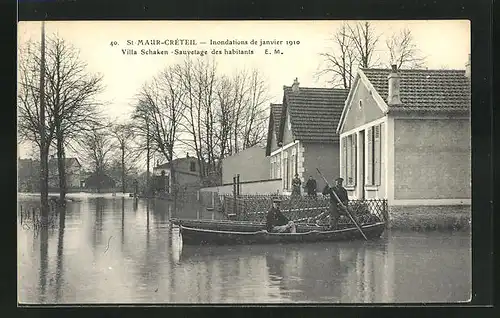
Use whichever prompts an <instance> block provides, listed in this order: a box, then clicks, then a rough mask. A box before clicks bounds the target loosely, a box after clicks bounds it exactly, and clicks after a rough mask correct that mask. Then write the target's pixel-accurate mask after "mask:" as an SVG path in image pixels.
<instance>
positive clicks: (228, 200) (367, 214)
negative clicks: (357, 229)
mask: <svg viewBox="0 0 500 318" xmlns="http://www.w3.org/2000/svg"><path fill="white" fill-rule="evenodd" d="M274 198H279V199H281V200H282V201H281V211H282V212H283V214H284V215H285V216H286V217H287V218H289V219H290V220H295V221H298V222H308V221H310V218H314V217H318V216H320V215H321V214H322V213H323V215H324V216H325V218H320V223H324V222H327V221H326V216H327V215H328V213H327V212H328V209H329V207H330V199H329V197H326V196H318V197H316V198H311V197H302V196H300V197H297V196H295V197H294V196H285V195H239V196H233V195H221V196H219V200H218V201H217V204H218V205H217V204H216V206H215V208H218V209H219V210H220V211H221V212H222V213H223V214H225V215H226V217H228V218H229V219H233V220H238V221H254V222H265V218H266V214H267V211H268V210H269V209H270V207H271V205H272V201H273V199H274ZM349 211H350V213H351V215H352V216H353V217H355V218H356V220H357V221H358V222H359V223H360V224H366V223H373V222H375V221H378V220H381V221H387V200H385V199H369V200H351V201H349ZM324 212H325V213H324ZM342 223H345V224H349V223H352V221H351V220H350V218H349V217H348V216H341V217H340V219H339V224H342Z"/></svg>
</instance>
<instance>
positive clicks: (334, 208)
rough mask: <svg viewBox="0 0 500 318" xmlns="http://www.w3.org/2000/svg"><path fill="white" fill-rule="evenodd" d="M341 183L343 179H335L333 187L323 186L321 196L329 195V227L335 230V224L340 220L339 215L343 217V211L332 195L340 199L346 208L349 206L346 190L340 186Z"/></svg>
mask: <svg viewBox="0 0 500 318" xmlns="http://www.w3.org/2000/svg"><path fill="white" fill-rule="evenodd" d="M342 182H344V179H342V178H337V179H335V185H334V186H333V187H331V188H330V187H328V185H326V186H325V188H324V189H323V195H330V210H329V213H330V227H331V228H332V229H335V228H337V223H338V220H339V218H340V215H341V214H342V215H344V214H345V211H344V209H343V208H342V207H341V205H340V203H339V202H338V200H337V198H336V197H335V195H334V194H333V192H335V194H336V195H337V196H338V198H339V199H340V202H342V204H343V205H344V206H345V207H346V208H347V206H348V204H349V197H348V196H347V190H346V189H345V188H344V187H343V186H342Z"/></svg>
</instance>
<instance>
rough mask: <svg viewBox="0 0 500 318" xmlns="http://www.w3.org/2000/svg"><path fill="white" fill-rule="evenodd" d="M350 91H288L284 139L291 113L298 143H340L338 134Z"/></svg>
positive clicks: (286, 92) (285, 104) (282, 116)
mask: <svg viewBox="0 0 500 318" xmlns="http://www.w3.org/2000/svg"><path fill="white" fill-rule="evenodd" d="M347 94H348V90H347V89H336V88H310V87H299V90H298V92H293V91H292V88H291V87H289V86H285V87H284V97H283V109H282V115H281V123H280V138H278V140H281V139H282V137H283V130H284V129H283V128H284V124H285V114H286V112H287V111H288V114H289V115H290V123H291V126H292V133H293V136H294V138H295V139H297V140H301V141H309V142H321V143H332V142H338V140H339V136H338V134H337V133H336V130H335V128H336V127H337V125H338V123H339V120H340V115H341V114H342V110H343V108H344V103H345V100H346V98H347Z"/></svg>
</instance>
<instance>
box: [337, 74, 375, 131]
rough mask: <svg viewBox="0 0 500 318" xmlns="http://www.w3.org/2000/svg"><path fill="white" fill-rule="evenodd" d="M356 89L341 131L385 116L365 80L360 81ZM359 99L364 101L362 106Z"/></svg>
mask: <svg viewBox="0 0 500 318" xmlns="http://www.w3.org/2000/svg"><path fill="white" fill-rule="evenodd" d="M354 89H355V91H354V94H353V98H352V100H351V105H349V108H348V111H347V114H346V118H345V122H344V126H343V128H342V131H341V133H344V132H348V131H349V130H352V129H355V128H357V127H359V126H361V125H364V124H366V123H369V122H371V121H374V120H376V119H379V118H382V117H384V116H385V114H384V113H383V112H382V110H381V109H380V107H379V106H378V105H377V103H376V101H375V99H374V98H373V96H372V94H370V91H369V90H368V89H367V88H366V86H365V85H364V84H363V81H361V80H360V81H358V84H357V85H356V87H355V88H354ZM359 101H361V102H362V106H361V107H359Z"/></svg>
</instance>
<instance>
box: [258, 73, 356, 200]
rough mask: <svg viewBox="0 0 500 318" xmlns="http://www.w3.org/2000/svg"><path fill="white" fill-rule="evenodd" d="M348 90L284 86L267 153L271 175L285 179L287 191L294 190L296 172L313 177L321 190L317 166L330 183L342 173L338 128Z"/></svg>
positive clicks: (273, 114) (271, 121) (275, 107)
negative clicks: (340, 169)
mask: <svg viewBox="0 0 500 318" xmlns="http://www.w3.org/2000/svg"><path fill="white" fill-rule="evenodd" d="M347 93H348V92H347V90H345V89H333V88H308V87H299V83H298V80H297V79H295V82H294V83H293V85H292V86H291V87H287V86H284V87H283V103H282V104H274V105H271V113H270V119H269V128H268V137H267V146H266V155H267V156H268V157H269V161H270V168H269V178H271V179H277V178H281V180H282V184H281V186H282V191H283V193H285V194H286V193H291V189H292V179H293V178H294V176H295V174H298V176H299V178H300V179H301V181H302V184H304V181H305V180H306V179H307V178H308V177H309V176H313V177H314V178H315V179H316V181H317V183H318V191H321V190H322V188H323V187H324V186H325V183H324V181H323V179H322V178H321V176H319V175H318V173H317V171H316V168H319V169H320V170H321V172H322V174H323V175H324V176H325V177H326V178H327V180H328V181H329V182H331V181H333V178H335V177H338V176H339V167H340V163H339V160H340V153H339V136H338V134H337V132H336V130H335V127H336V125H337V124H338V122H339V120H340V116H341V113H342V109H343V106H344V102H345V99H346V97H347Z"/></svg>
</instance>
